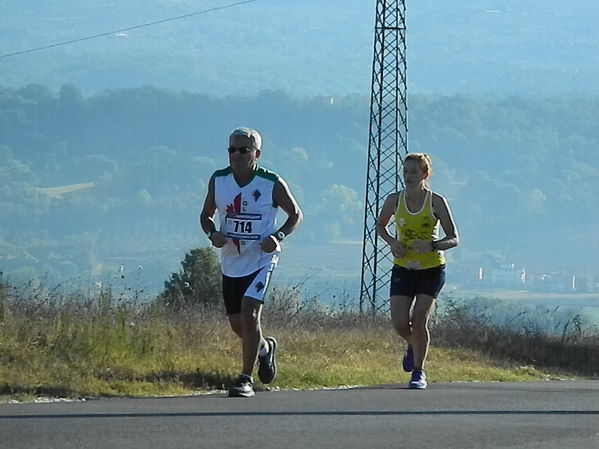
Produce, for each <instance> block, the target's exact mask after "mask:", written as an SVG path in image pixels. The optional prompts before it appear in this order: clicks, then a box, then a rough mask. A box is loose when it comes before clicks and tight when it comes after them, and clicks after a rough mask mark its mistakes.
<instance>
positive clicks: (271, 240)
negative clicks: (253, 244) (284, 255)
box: [260, 235, 281, 253]
mask: <svg viewBox="0 0 599 449" xmlns="http://www.w3.org/2000/svg"><path fill="white" fill-rule="evenodd" d="M260 249H261V250H262V251H264V252H265V253H272V252H273V251H274V250H275V249H276V250H279V251H280V250H281V245H279V241H278V240H277V238H276V237H275V236H274V235H269V236H268V237H266V238H265V239H264V240H262V242H261V243H260Z"/></svg>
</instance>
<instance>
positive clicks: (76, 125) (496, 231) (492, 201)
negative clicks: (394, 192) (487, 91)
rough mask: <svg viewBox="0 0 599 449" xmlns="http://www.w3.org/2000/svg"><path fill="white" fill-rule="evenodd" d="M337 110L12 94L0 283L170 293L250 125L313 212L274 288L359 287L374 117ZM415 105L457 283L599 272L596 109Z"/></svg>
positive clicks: (557, 102)
mask: <svg viewBox="0 0 599 449" xmlns="http://www.w3.org/2000/svg"><path fill="white" fill-rule="evenodd" d="M330 100H331V99H330V97H329V96H319V97H310V98H302V99H298V98H294V97H291V96H289V95H287V94H285V93H281V92H276V91H263V92H262V93H260V94H259V95H256V96H252V97H249V96H247V97H246V96H244V97H242V96H226V97H215V96H208V95H201V94H193V93H190V92H184V91H174V90H170V89H158V88H151V87H144V88H136V89H122V90H106V91H102V92H100V93H98V94H95V95H91V96H86V95H83V94H82V92H81V91H80V90H79V89H78V88H77V87H76V86H73V85H65V86H63V87H62V88H61V89H59V90H53V89H50V88H48V87H46V86H40V85H29V86H24V87H22V88H19V89H12V88H0V175H1V180H2V182H1V183H0V214H1V215H0V216H1V217H2V220H0V272H4V273H20V274H21V275H24V276H30V275H32V273H35V275H36V276H48V277H52V278H54V279H59V280H61V281H63V280H67V279H78V280H81V279H87V277H88V276H91V277H92V278H93V279H96V278H99V277H101V276H104V277H111V276H112V280H113V281H115V282H117V283H119V285H120V284H126V286H127V288H129V287H130V286H131V283H133V284H138V285H149V286H150V287H151V288H152V289H159V288H160V286H161V285H162V282H164V280H166V279H167V278H168V275H169V274H170V273H171V272H172V271H176V270H177V269H178V268H179V261H180V260H181V258H182V256H183V255H184V253H185V252H186V250H188V249H190V248H192V247H197V246H204V245H207V244H208V241H207V239H206V238H205V236H204V235H203V234H202V233H201V232H200V231H199V229H198V226H197V217H198V213H199V210H200V208H201V206H202V202H203V199H204V196H205V194H206V186H207V182H208V180H209V178H210V175H211V174H212V173H213V172H214V171H215V170H217V169H219V168H222V167H224V166H226V165H227V156H226V154H227V153H226V145H227V136H228V133H229V132H230V131H231V130H232V129H233V128H235V127H236V126H239V125H251V126H254V127H256V128H257V129H259V130H260V131H261V132H262V134H263V137H264V152H263V154H262V157H261V159H260V162H261V164H263V165H264V166H265V167H267V168H270V169H272V170H274V171H276V172H278V173H280V174H281V175H283V176H284V177H285V178H286V180H287V181H288V183H289V184H290V186H291V188H292V190H293V191H294V193H295V194H296V196H297V198H298V201H299V202H300V204H301V205H302V208H303V210H304V213H305V221H304V223H303V224H302V227H301V228H300V229H299V230H298V232H297V234H296V235H293V236H291V237H290V238H289V239H288V240H286V242H285V258H284V263H283V264H282V267H281V269H280V270H278V273H277V277H278V278H279V279H283V278H286V279H292V278H293V279H295V281H294V282H297V280H298V279H299V278H302V277H304V276H313V277H320V278H321V279H322V280H324V281H331V282H332V281H339V280H353V281H354V282H355V281H356V280H357V279H359V273H360V263H361V258H360V255H361V253H360V251H361V241H362V232H363V231H362V228H363V214H364V188H365V175H366V155H367V141H368V104H369V103H368V98H367V97H366V96H357V95H352V96H344V97H335V99H334V101H333V102H331V101H330ZM409 104H410V114H409V115H410V118H409V123H410V132H409V146H410V150H411V151H413V152H417V151H424V152H427V153H430V154H431V155H432V158H433V164H434V165H433V170H434V174H433V177H432V185H433V188H434V189H435V190H438V191H439V192H440V193H442V194H444V195H445V196H446V197H447V198H448V200H449V202H450V205H451V207H452V209H453V212H454V215H455V218H456V222H457V224H458V227H459V230H460V233H461V238H462V243H461V245H460V247H458V248H457V249H455V250H452V251H451V252H449V253H448V257H449V260H450V263H449V266H450V269H451V270H452V275H451V276H452V282H454V283H457V282H466V281H467V280H469V279H470V280H472V279H473V278H474V276H475V273H476V270H477V269H478V267H481V266H483V267H492V266H499V265H501V264H505V263H514V264H516V265H517V266H518V267H524V268H526V269H527V271H528V272H529V273H532V272H544V271H548V272H557V271H565V272H569V273H573V274H576V275H578V276H583V275H590V274H593V275H595V276H598V275H599V266H598V265H597V257H596V254H597V253H598V252H599V230H598V229H597V226H596V223H597V222H598V221H599V211H598V210H597V208H596V207H593V205H594V204H595V203H596V198H598V197H599V169H598V167H599V152H597V148H598V147H599V128H597V123H599V100H595V99H588V100H579V99H575V98H574V99H569V98H564V97H552V98H537V99H533V98H523V97H516V96H510V97H503V98H501V97H500V98H496V97H467V96H459V95H453V96H447V95H423V94H421V95H413V96H411V97H410V99H409ZM92 183H93V188H92ZM88 187H90V188H88ZM121 265H124V266H125V267H124V273H126V277H125V278H122V277H121V271H120V267H121ZM139 267H141V268H139ZM354 288H355V287H354Z"/></svg>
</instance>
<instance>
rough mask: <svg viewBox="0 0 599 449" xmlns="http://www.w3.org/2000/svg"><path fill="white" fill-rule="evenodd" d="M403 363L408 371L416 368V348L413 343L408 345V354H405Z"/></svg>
mask: <svg viewBox="0 0 599 449" xmlns="http://www.w3.org/2000/svg"><path fill="white" fill-rule="evenodd" d="M401 364H402V366H403V370H404V371H405V372H406V373H410V372H412V370H414V348H413V347H412V345H408V348H407V349H406V355H404V356H403V360H402V361H401Z"/></svg>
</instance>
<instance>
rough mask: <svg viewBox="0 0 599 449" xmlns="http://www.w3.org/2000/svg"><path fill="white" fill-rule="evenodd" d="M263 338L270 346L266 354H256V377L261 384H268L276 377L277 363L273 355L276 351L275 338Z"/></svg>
mask: <svg viewBox="0 0 599 449" xmlns="http://www.w3.org/2000/svg"><path fill="white" fill-rule="evenodd" d="M265 340H266V341H267V343H268V346H269V347H270V350H269V351H268V354H266V355H264V356H261V355H259V356H258V378H259V379H260V382H262V383H263V384H265V385H266V384H269V383H271V382H272V381H273V380H275V378H276V377H277V363H276V360H275V355H276V352H277V340H275V339H274V338H273V337H266V338H265Z"/></svg>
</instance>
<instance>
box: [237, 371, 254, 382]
mask: <svg viewBox="0 0 599 449" xmlns="http://www.w3.org/2000/svg"><path fill="white" fill-rule="evenodd" d="M239 377H244V378H245V379H248V380H249V381H250V382H251V383H254V379H252V376H250V375H249V374H245V373H241V374H240V375H239Z"/></svg>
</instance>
